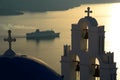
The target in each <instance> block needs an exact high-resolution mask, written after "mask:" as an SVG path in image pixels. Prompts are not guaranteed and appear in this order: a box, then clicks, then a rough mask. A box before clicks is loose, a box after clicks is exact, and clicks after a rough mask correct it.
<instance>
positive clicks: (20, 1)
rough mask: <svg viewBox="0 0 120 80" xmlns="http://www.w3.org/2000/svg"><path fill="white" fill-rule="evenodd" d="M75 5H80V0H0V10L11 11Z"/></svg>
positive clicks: (52, 8) (55, 8)
mask: <svg viewBox="0 0 120 80" xmlns="http://www.w3.org/2000/svg"><path fill="white" fill-rule="evenodd" d="M76 6H80V0H0V10H4V9H5V10H9V11H10V10H12V12H13V10H15V11H29V12H45V11H56V10H66V9H69V8H73V7H76ZM1 12H2V11H1ZM1 12H0V13H1Z"/></svg>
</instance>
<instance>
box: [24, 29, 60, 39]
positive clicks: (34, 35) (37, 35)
mask: <svg viewBox="0 0 120 80" xmlns="http://www.w3.org/2000/svg"><path fill="white" fill-rule="evenodd" d="M59 35H60V33H55V31H53V30H46V31H40V30H39V29H36V31H35V32H31V33H26V38H27V39H54V38H56V37H59Z"/></svg>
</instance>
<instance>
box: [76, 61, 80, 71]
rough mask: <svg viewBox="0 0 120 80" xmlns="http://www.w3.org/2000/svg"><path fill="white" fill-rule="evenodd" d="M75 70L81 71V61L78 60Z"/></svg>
mask: <svg viewBox="0 0 120 80" xmlns="http://www.w3.org/2000/svg"><path fill="white" fill-rule="evenodd" d="M75 71H80V66H79V62H78V63H77V65H76V69H75Z"/></svg>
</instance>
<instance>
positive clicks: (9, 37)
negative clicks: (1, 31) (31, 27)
mask: <svg viewBox="0 0 120 80" xmlns="http://www.w3.org/2000/svg"><path fill="white" fill-rule="evenodd" d="M4 41H8V43H9V49H11V46H12V42H15V41H16V39H15V38H12V37H11V30H8V38H5V39H4Z"/></svg>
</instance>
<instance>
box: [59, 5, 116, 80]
mask: <svg viewBox="0 0 120 80" xmlns="http://www.w3.org/2000/svg"><path fill="white" fill-rule="evenodd" d="M85 12H87V16H85V17H84V18H81V19H80V20H79V21H78V23H77V24H72V29H71V48H70V46H67V45H66V47H64V55H63V56H62V60H61V66H62V75H63V76H64V80H75V79H76V72H75V69H76V62H79V68H78V65H77V70H78V71H79V72H80V79H79V80H95V79H96V78H98V79H100V80H112V79H113V78H114V79H113V80H116V78H115V76H116V63H115V62H114V58H113V57H114V54H113V53H112V52H107V53H105V51H104V38H105V34H104V33H105V31H104V26H98V22H97V20H96V19H95V18H93V17H91V16H90V13H92V11H91V10H90V7H88V8H87V10H86V11H85ZM76 56H78V57H79V60H80V61H76ZM96 59H97V60H98V61H99V64H96V62H95V61H96ZM71 76H72V77H71ZM111 76H112V77H111Z"/></svg>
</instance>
